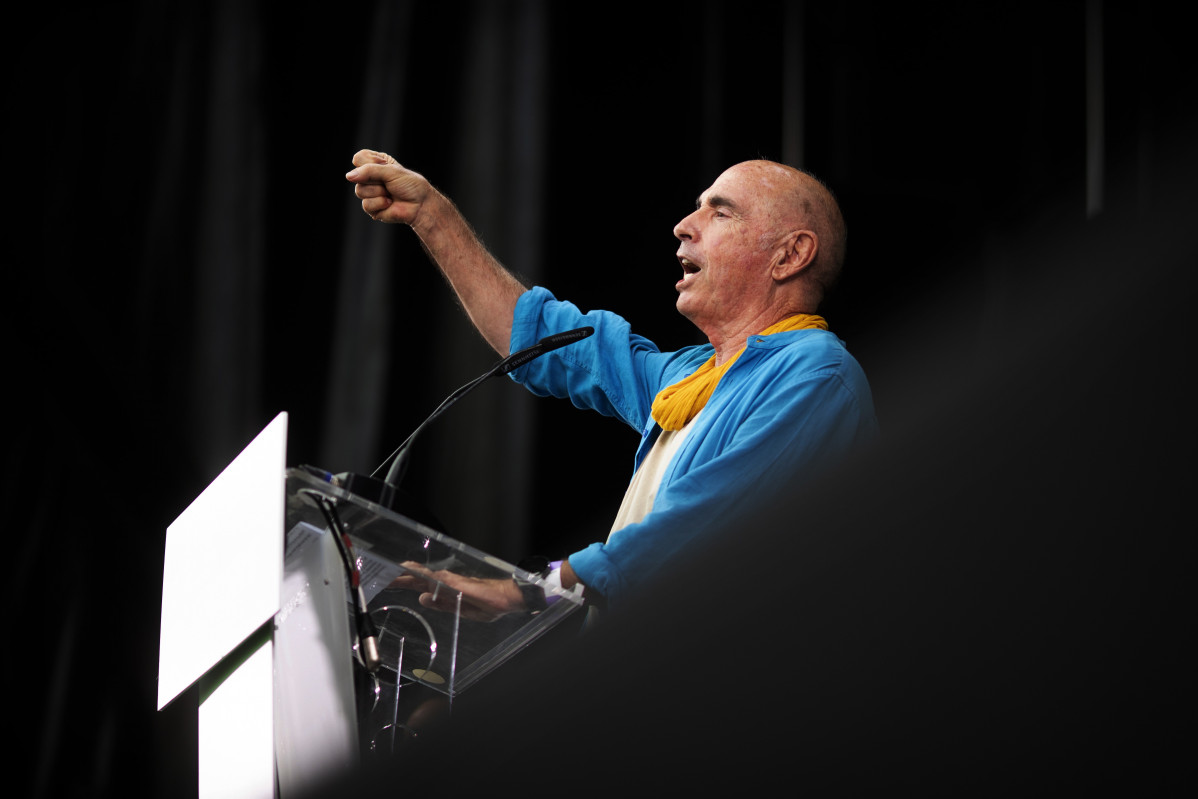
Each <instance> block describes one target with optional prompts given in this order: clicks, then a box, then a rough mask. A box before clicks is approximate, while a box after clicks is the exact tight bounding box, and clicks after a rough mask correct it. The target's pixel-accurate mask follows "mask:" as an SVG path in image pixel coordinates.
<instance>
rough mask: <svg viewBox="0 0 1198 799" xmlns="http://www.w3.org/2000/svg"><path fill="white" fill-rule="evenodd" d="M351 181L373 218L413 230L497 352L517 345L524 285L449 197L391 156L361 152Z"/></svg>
mask: <svg viewBox="0 0 1198 799" xmlns="http://www.w3.org/2000/svg"><path fill="white" fill-rule="evenodd" d="M353 163H354V168H353V169H352V170H350V171H349V172H348V173H346V175H345V178H346V180H348V181H350V182H351V183H353V184H355V186H354V193H355V194H356V195H357V196H358V197H359V198H360V199H361V200H362V210H363V211H365V212H366V213H367V214H369V215H370V218H371V219H374V220H377V221H379V222H387V223H391V224H405V225H409V226H411V228H412V229H413V230H414V231H415V232H416V235H417V236H419V237H420V241H421V243H422V244H423V245H424V248H425V250H426V251H427V252H428V253H429V255H430V256H431V257H432V259H433V261H434V262H436V264H437V266H438V267H439V268H440V269H441V272H442V273H443V274H444V275H445V277H446V279H447V280H448V281H449V285H450V286H451V287H452V288H453V290H454V292H455V293H456V294H457V295H458V299H459V300H461V303H462V306H463V307H464V308H465V309H466V313H467V315H469V317H470V321H472V322H473V323H474V325H475V327H477V328H478V330H479V332H480V333H482V334H483V338H485V339H486V340H487V343H489V344H490V345H491V346H492V347H494V348H495V350H496V352H498V353H499V354H500V355H507V354H508V352H509V349H510V346H511V330H512V316H513V315H514V313H515V310H516V300H518V299H519V298H520V295H521V294H523V293H524V288H525V287H524V286H523V285H522V284H521V283H520V281H518V280H517V279H516V278H515V276H514V275H512V274H511V273H510V272H508V271H507V270H506V269H504V268H503V266H502V265H501V264H500V263H499V262H498V261H497V260H495V258H494V257H493V256H492V255H491V254H490V253H489V252H487V248H486V247H484V246H483V244H482V242H481V241H479V239H478V236H476V235H475V234H474V231H473V230H472V229H471V227H470V224H469V223H468V222H467V221H466V220H465V218H464V217H463V216H462V214H461V213H460V212H459V211H458V209H457V207H456V206H455V205H454V204H453V203H452V202H451V201H450V200H449V198H448V197H446V196H445V195H443V194H441V192H439V191H437V190H436V189H435V188H434V187H433V185H432V184H431V183H430V182H429V181H428V180H427V179H426V178H425V177H424V176H423V175H421V174H419V173H417V172H413V171H412V170H410V169H406V168H405V167H404V166H403V165H402V164H400V163H399V162H398V161H396V160H395V159H394V158H392V157H391V156H389V155H387V154H386V153H382V152H378V151H377V150H359V151H358V152H357V153H355V154H354V158H353Z"/></svg>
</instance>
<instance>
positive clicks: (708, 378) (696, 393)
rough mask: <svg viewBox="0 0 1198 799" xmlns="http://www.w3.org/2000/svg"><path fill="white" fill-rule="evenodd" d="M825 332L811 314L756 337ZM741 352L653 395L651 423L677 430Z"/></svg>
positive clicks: (825, 325) (711, 360) (822, 323)
mask: <svg viewBox="0 0 1198 799" xmlns="http://www.w3.org/2000/svg"><path fill="white" fill-rule="evenodd" d="M811 327H815V328H819V329H820V330H827V329H828V323H827V322H825V321H824V318H823V317H822V316H817V315H815V314H805V313H801V314H796V315H795V316H791V317H788V318H786V319H783V320H782V321H781V322H778V323H776V324H773V325H770V326H769V327H767V328H766V329H765V330H762V331H761V332H760V333H758V334H757V335H759V336H768V335H770V334H771V333H784V332H786V331H790V330H806V329H807V328H811ZM742 352H744V349H741V351H740V352H738V353H736V354H735V355H733V356H732V357H731V358H729V359H728V360H727V361H726V362H725V363H724V364H722V365H721V366H718V367H717V366H716V365H715V355H712V356H711V358H709V359H708V361H707V363H705V364H703V365H702V366H700V367H699V368H698V369H696V370H695V371H694V373H693V374H691V375H689V376H687V377H684V378H682V379H681V380H679V381H678V382H677V383H675V384H674V385H672V386H667V387H666V388H663V389H662V390H661V391H659V392H658V393H657V398H656V399H654V400H653V419H654V420H655V421H656V422H657V423H658V424H659V425H661V427H662V429H663V430H681V429H682V428H683V427H685V426H686V425H687V424H688V423H689V422H690V420H691V419H694V418H695V415H696V414H698V413H699V411H701V410H703V407H704V406H705V405H706V404H707V400H709V399H710V398H711V395H712V392H714V391H715V387H716V384H717V383H719V382H720V378H721V377H723V376H724V372H727V371H728V367H729V366H731V365H732V364H734V363H736V359H737V358H739V357H740V355H741V353H742Z"/></svg>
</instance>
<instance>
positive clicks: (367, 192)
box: [354, 183, 387, 200]
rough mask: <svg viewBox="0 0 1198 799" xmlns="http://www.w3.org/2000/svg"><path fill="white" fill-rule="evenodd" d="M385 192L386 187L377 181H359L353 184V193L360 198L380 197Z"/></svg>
mask: <svg viewBox="0 0 1198 799" xmlns="http://www.w3.org/2000/svg"><path fill="white" fill-rule="evenodd" d="M386 193H387V189H386V188H385V187H384V186H382V185H381V184H379V183H359V184H357V185H355V186H354V194H356V195H357V196H358V198H359V199H361V200H368V199H370V198H371V197H382V196H383V195H385V194H386Z"/></svg>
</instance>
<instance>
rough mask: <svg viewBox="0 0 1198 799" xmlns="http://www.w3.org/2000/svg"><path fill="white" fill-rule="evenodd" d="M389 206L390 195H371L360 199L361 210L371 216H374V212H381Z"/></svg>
mask: <svg viewBox="0 0 1198 799" xmlns="http://www.w3.org/2000/svg"><path fill="white" fill-rule="evenodd" d="M390 207H391V198H390V197H371V198H369V199H366V200H363V201H362V210H363V211H365V212H366V213H368V214H370V215H371V216H374V215H375V214H381V213H382V212H383V211H386V210H387V209H388V208H390Z"/></svg>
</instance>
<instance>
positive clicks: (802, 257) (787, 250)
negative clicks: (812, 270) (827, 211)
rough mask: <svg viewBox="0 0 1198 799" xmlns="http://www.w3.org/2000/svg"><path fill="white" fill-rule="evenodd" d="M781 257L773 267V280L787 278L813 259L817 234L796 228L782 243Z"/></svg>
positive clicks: (817, 249)
mask: <svg viewBox="0 0 1198 799" xmlns="http://www.w3.org/2000/svg"><path fill="white" fill-rule="evenodd" d="M782 248H783V250H782V258H781V260H779V261H778V262H777V263H776V264H774V268H773V277H774V280H777V281H779V282H781V281H784V280H789V279H790V278H792V277H794V276H795V275H797V274H799V273H800V272H802V271H803V270H804V269H806V268H807V267H808V266H810V265H811V264H812V262H814V261H815V255H816V253H818V252H819V236H817V235H815V231H812V230H796V231H795V232H794V233H791V234H790V235H789V236H787V237H786V240H785V241H784V242H783V243H782Z"/></svg>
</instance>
